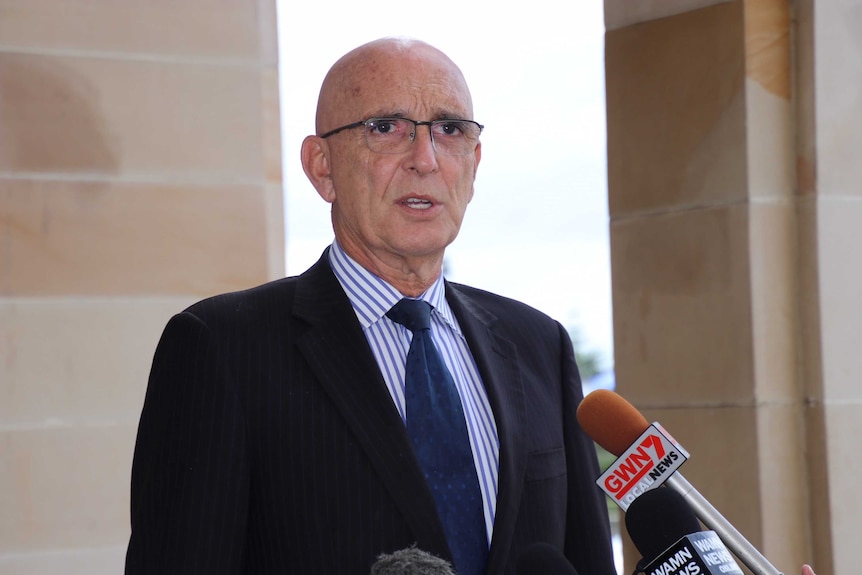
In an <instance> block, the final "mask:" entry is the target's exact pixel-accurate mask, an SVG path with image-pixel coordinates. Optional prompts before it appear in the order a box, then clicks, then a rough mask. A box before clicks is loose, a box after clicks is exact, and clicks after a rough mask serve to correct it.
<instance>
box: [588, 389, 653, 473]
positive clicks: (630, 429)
mask: <svg viewBox="0 0 862 575" xmlns="http://www.w3.org/2000/svg"><path fill="white" fill-rule="evenodd" d="M577 416H578V423H580V424H581V427H582V428H583V430H584V431H585V432H586V433H587V435H589V436H590V437H591V438H593V441H595V442H596V443H598V444H599V445H601V446H602V447H604V448H605V449H606V450H608V451H609V452H610V453H613V454H614V455H616V456H618V457H619V455H620V454H622V453H623V452H624V451H625V450H626V449H628V448H629V446H630V445H631V444H632V443H634V441H635V440H636V439H637V438H638V437H640V434H641V433H643V432H644V431H646V428H647V427H649V423H648V422H647V420H646V418H644V416H643V415H641V412H640V411H638V410H637V409H636V408H635V406H633V405H632V404H631V403H629V402H628V401H626V400H625V399H623V397H622V396H621V395H620V394H618V393H614V392H613V391H610V390H607V389H597V390H596V391H593V392H591V393H589V394H587V396H586V397H585V398H584V400H583V401H582V402H581V405H579V406H578V413H577Z"/></svg>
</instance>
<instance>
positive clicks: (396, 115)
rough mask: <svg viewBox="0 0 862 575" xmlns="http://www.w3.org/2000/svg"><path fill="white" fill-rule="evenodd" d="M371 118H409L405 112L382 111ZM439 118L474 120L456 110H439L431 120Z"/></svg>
mask: <svg viewBox="0 0 862 575" xmlns="http://www.w3.org/2000/svg"><path fill="white" fill-rule="evenodd" d="M368 117H369V118H407V114H405V113H404V112H380V113H379V114H372V115H371V116H368ZM410 119H411V120H415V119H416V118H410ZM438 120H467V121H472V120H470V118H467V117H465V116H464V115H462V114H457V113H455V112H447V111H443V112H438V113H437V114H436V115H435V116H433V117H432V118H431V119H430V120H427V121H429V122H436V121H438ZM417 121H419V122H424V121H426V120H417Z"/></svg>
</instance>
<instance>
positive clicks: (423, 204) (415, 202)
mask: <svg viewBox="0 0 862 575" xmlns="http://www.w3.org/2000/svg"><path fill="white" fill-rule="evenodd" d="M404 205H405V206H407V207H408V208H412V209H414V210H427V209H429V208H430V207H431V206H433V205H434V203H433V202H431V200H423V199H420V198H407V199H406V200H404Z"/></svg>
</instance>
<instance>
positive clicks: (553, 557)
mask: <svg viewBox="0 0 862 575" xmlns="http://www.w3.org/2000/svg"><path fill="white" fill-rule="evenodd" d="M515 573H517V574H518V575H578V572H577V571H576V570H575V568H574V567H572V564H571V563H569V560H568V559H566V557H565V555H563V553H562V551H560V550H559V549H557V548H556V547H554V546H553V545H551V544H550V543H545V542H539V543H533V544H532V545H530V546H529V547H527V548H526V549H524V550H523V551H522V552H521V554H520V555H519V556H518V558H517V559H516V560H515Z"/></svg>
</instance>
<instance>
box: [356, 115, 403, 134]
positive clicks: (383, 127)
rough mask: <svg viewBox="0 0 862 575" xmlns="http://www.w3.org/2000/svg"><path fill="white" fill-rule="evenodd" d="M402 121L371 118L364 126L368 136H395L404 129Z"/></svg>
mask: <svg viewBox="0 0 862 575" xmlns="http://www.w3.org/2000/svg"><path fill="white" fill-rule="evenodd" d="M405 124H406V122H404V120H399V119H397V118H373V119H371V120H368V123H367V124H365V126H366V129H367V130H368V133H369V134H372V135H375V136H387V135H392V136H394V135H397V134H400V133H403V132H404V131H405V130H406V128H405V127H404V125H405Z"/></svg>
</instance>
